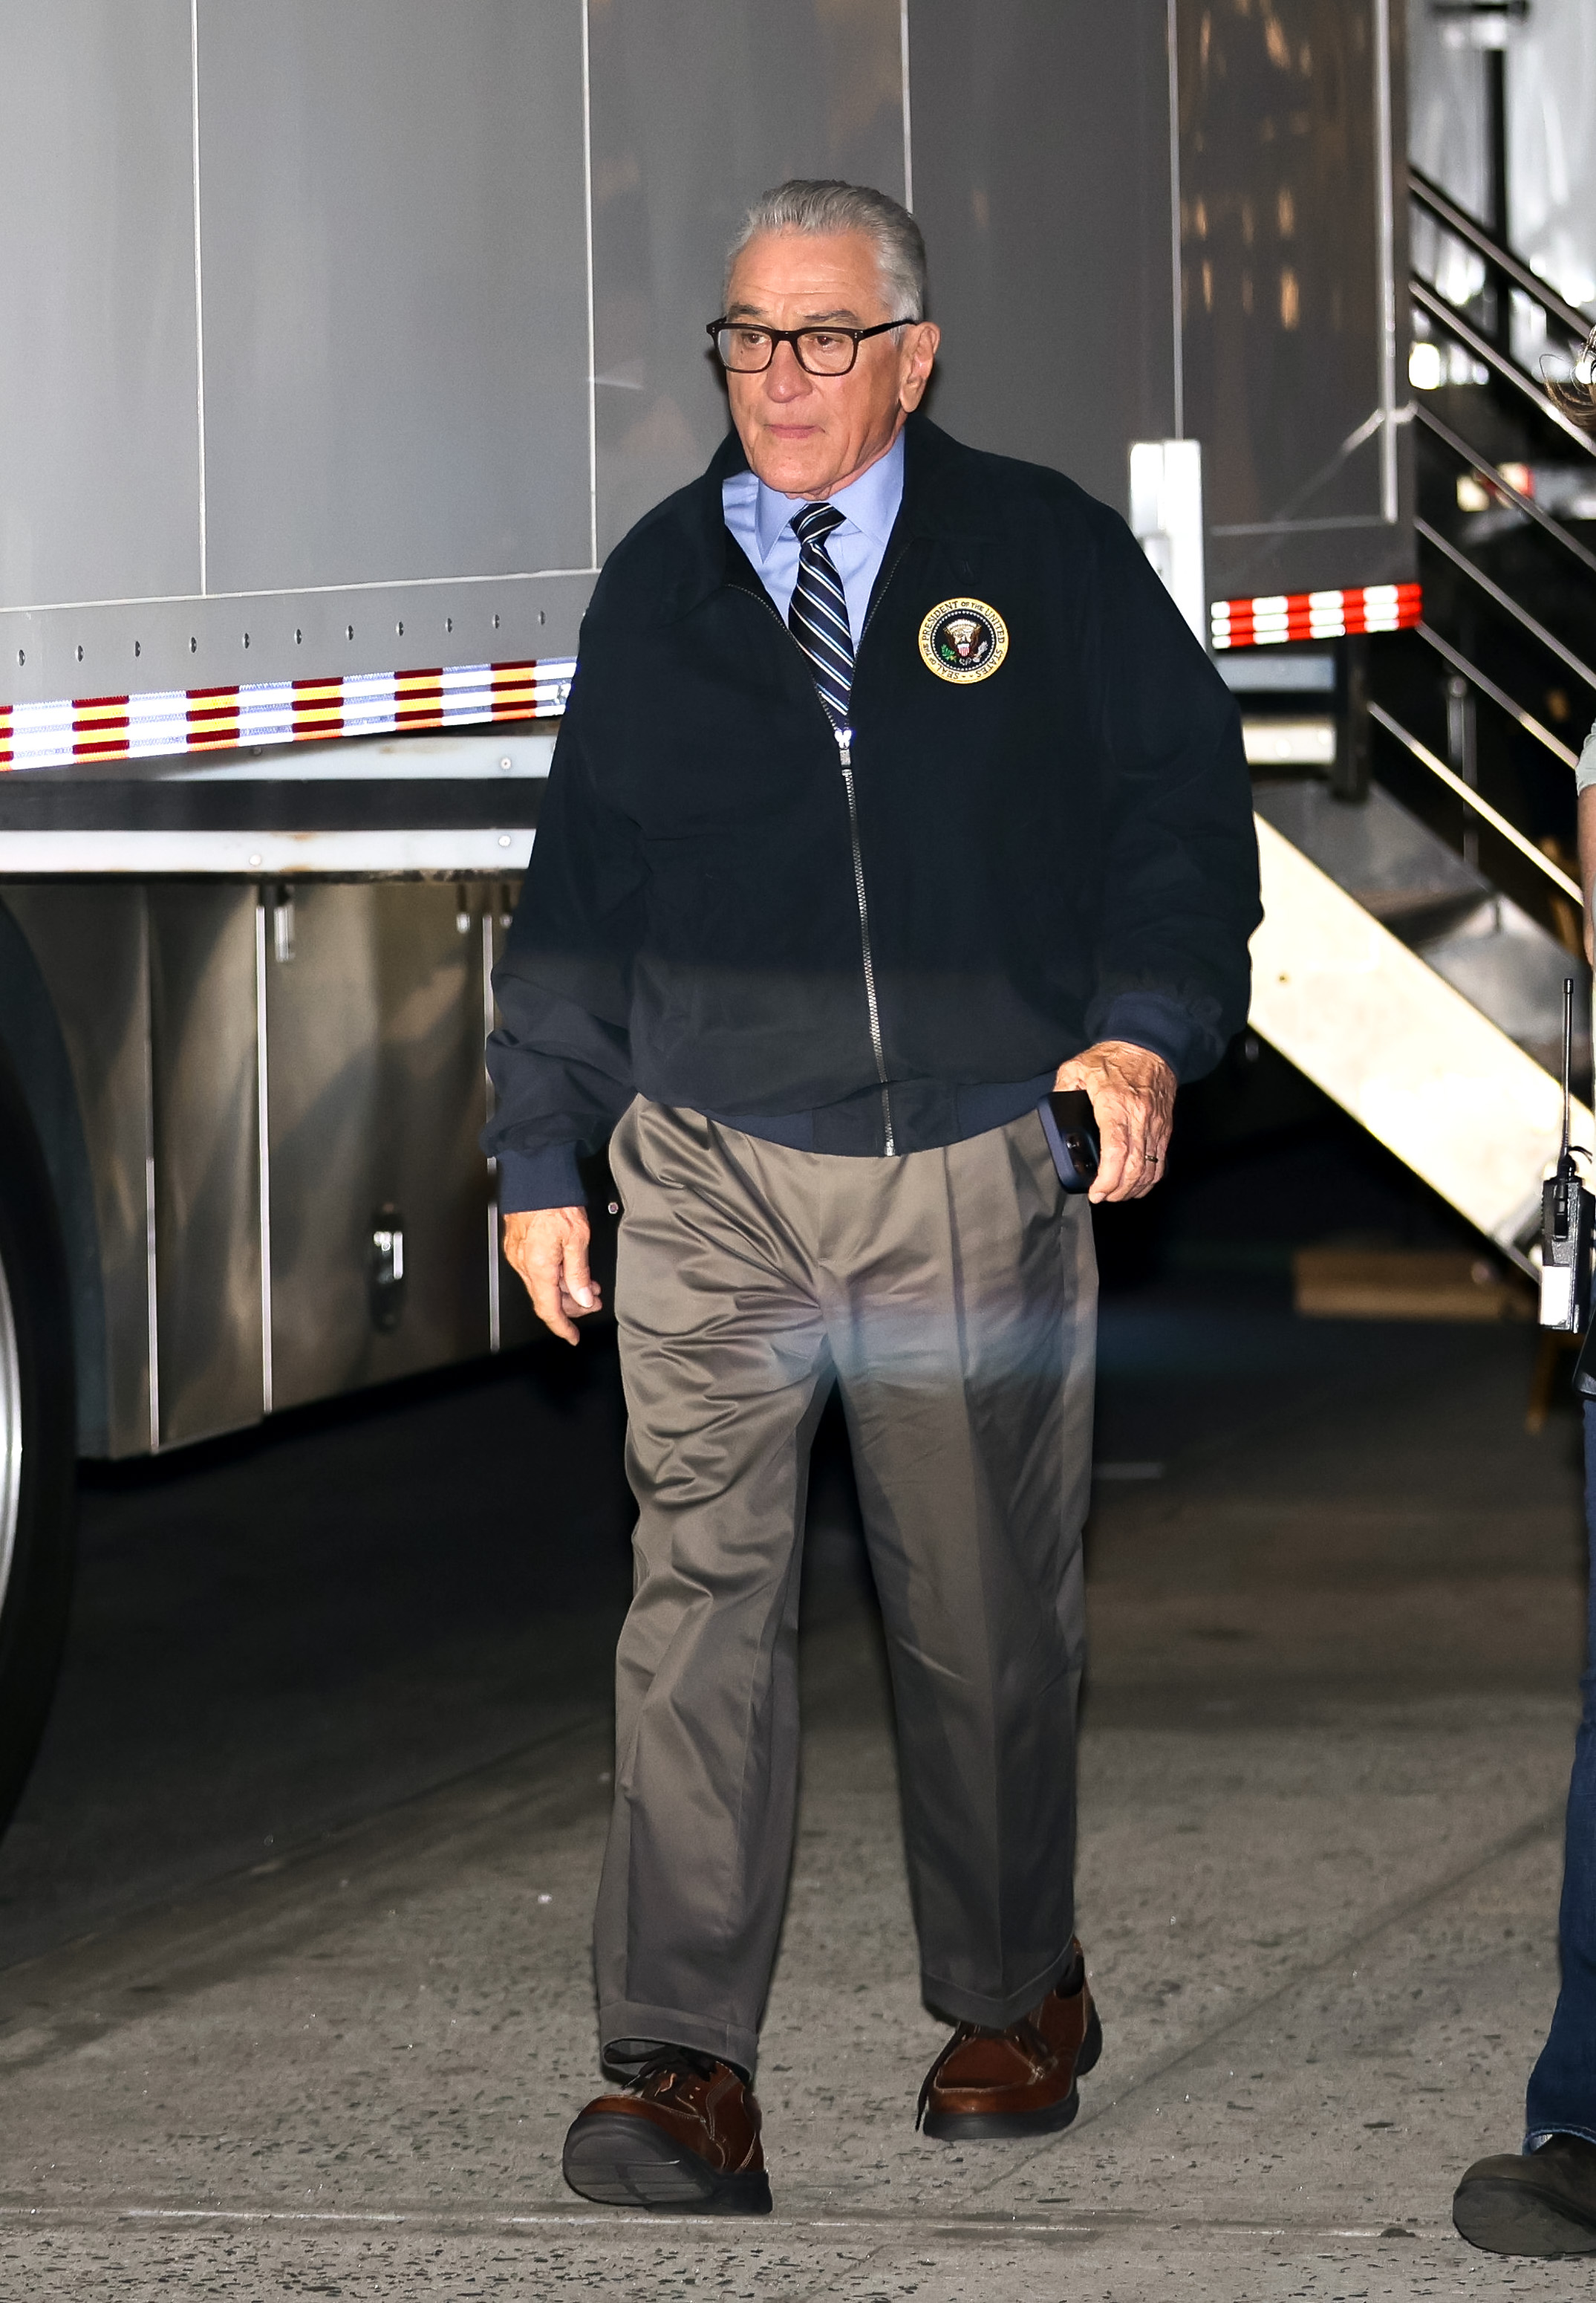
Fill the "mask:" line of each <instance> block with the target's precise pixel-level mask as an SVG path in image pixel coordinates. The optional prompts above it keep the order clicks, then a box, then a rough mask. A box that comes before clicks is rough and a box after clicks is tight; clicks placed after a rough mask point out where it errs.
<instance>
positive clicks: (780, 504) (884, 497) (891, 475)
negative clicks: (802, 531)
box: [754, 431, 903, 561]
mask: <svg viewBox="0 0 1596 2303" xmlns="http://www.w3.org/2000/svg"><path fill="white" fill-rule="evenodd" d="M758 485H759V494H758V496H757V497H756V498H755V502H754V528H755V532H756V534H757V536H758V537H759V545H760V560H761V561H768V560H769V557H770V554H771V553H772V552H773V551H774V550H775V548H776V545H777V542H778V541H779V539H780V536H781V533H782V530H783V529H784V528H785V527H786V526H787V523H788V522H789V521H790V520H791V519H792V517H793V514H794V512H795V511H796V510H798V509H799V506H800V504H801V502H802V499H801V498H800V497H797V496H783V495H777V493H776V490H775V489H774V488H768V487H767V486H766V485H765V483H764V482H763V480H760V482H759V484H758ZM827 502H829V503H833V504H835V505H836V509H837V510H838V511H840V512H841V513H842V514H843V516H844V519H848V520H851V521H852V522H853V526H854V527H856V528H859V529H860V530H861V532H862V533H863V534H864V535H866V536H869V537H870V539H871V540H872V542H874V543H876V544H880V546H881V547H882V549H883V551H885V550H886V539H887V537H888V536H890V535H891V534H892V524H893V522H894V520H895V519H896V518H897V516H898V506H899V504H900V503H902V502H903V433H902V432H901V431H900V432H899V434H898V436H897V438H896V439H895V441H894V442H893V443H892V445H891V447H890V448H889V449H888V450H887V451H886V455H885V456H881V457H879V458H878V460H876V462H875V463H873V464H872V465H871V466H870V468H869V471H868V472H861V474H860V476H859V477H858V478H857V479H856V480H851V481H850V482H849V484H848V485H847V486H846V487H845V488H838V489H837V491H836V494H835V495H832V496H829V497H827Z"/></svg>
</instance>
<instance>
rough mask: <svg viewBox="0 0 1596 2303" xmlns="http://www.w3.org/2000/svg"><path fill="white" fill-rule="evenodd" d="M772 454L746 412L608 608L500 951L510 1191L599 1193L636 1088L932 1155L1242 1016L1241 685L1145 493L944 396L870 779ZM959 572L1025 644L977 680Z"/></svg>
mask: <svg viewBox="0 0 1596 2303" xmlns="http://www.w3.org/2000/svg"><path fill="white" fill-rule="evenodd" d="M742 465H743V454H742V450H741V447H740V445H739V443H737V441H736V440H735V438H730V439H728V440H727V443H726V444H725V446H724V447H723V448H722V449H721V451H720V452H719V453H718V455H717V456H716V458H715V460H714V461H713V462H712V463H711V465H710V468H709V470H708V471H707V472H706V473H705V474H704V475H703V477H701V478H700V479H698V480H695V481H694V482H693V485H691V486H690V487H686V488H684V489H682V490H681V491H680V492H679V493H677V494H676V495H673V496H670V497H668V498H667V500H666V502H664V503H662V504H660V505H659V506H658V507H657V508H656V510H653V511H651V513H650V514H649V515H648V516H647V518H646V519H643V520H642V521H640V522H639V524H638V525H637V527H634V529H633V530H632V532H631V534H630V535H629V536H626V539H625V540H624V542H622V543H621V544H618V545H617V547H616V549H615V551H614V552H613V553H611V554H610V557H609V561H608V562H607V564H606V566H605V568H604V571H603V573H602V575H601V577H600V578H599V582H598V585H597V587H596V589H595V590H594V593H593V596H592V603H591V604H590V606H589V608H588V612H587V614H586V617H585V619H584V623H583V627H582V637H581V644H580V652H579V656H578V663H577V670H576V675H575V681H574V684H573V686H572V688H571V696H570V702H569V705H568V707H567V713H566V719H565V724H564V726H563V728H562V729H561V730H560V735H559V743H558V745H557V747H556V748H555V755H554V763H553V768H552V771H551V772H550V779H549V786H548V791H547V795H546V797H545V799H544V802H543V806H542V811H541V814H540V819H539V823H538V831H537V839H536V844H535V847H534V849H533V856H532V862H531V866H530V868H529V870H528V873H527V875H526V879H525V883H524V886H523V889H522V894H521V901H520V906H519V908H518V909H517V915H516V919H515V924H514V925H513V927H512V929H511V931H510V934H509V937H508V942H507V945H506V949H505V952H504V956H503V958H502V959H501V960H500V965H499V966H498V968H497V970H496V971H495V974H494V987H495V990H496V991H497V994H498V999H499V1006H500V1014H501V1016H502V1017H503V1023H502V1026H501V1028H500V1030H498V1031H497V1032H495V1033H493V1035H492V1038H491V1041H490V1042H489V1067H490V1070H491V1075H492V1078H493V1082H494V1085H495V1088H496V1090H497V1108H496V1110H495V1114H494V1118H493V1119H492V1121H491V1125H490V1126H489V1127H488V1128H487V1130H486V1132H485V1134H484V1135H483V1144H484V1147H485V1148H486V1149H487V1150H488V1151H491V1152H492V1153H494V1154H496V1155H497V1157H498V1159H499V1160H500V1204H501V1205H502V1206H504V1207H505V1208H506V1209H512V1208H517V1207H519V1208H527V1207H547V1206H559V1205H564V1204H567V1203H568V1202H574V1201H575V1200H576V1199H577V1198H578V1197H579V1196H580V1194H579V1187H578V1185H577V1182H576V1175H575V1151H576V1150H577V1149H579V1148H580V1149H584V1150H591V1149H593V1148H595V1147H596V1146H597V1145H599V1144H600V1143H601V1142H602V1141H603V1139H604V1138H605V1137H606V1136H607V1135H608V1134H609V1129H610V1127H611V1126H613V1125H614V1123H615V1121H616V1120H617V1118H619V1116H620V1114H621V1113H622V1112H623V1111H624V1110H625V1109H626V1105H627V1104H628V1103H629V1102H630V1101H631V1100H632V1098H633V1096H634V1094H638V1093H641V1094H643V1095H645V1096H648V1097H650V1098H651V1100H652V1101H656V1102H659V1103H664V1104H682V1105H687V1106H690V1107H692V1108H693V1109H697V1110H700V1111H705V1112H709V1113H711V1114H713V1115H717V1116H733V1117H734V1118H735V1124H737V1125H743V1124H747V1125H750V1126H753V1127H755V1128H756V1129H757V1130H758V1131H759V1132H760V1133H762V1134H769V1135H773V1136H775V1137H776V1138H777V1140H779V1141H782V1142H791V1143H802V1144H806V1145H808V1146H810V1147H811V1148H812V1149H814V1150H815V1151H822V1152H836V1153H843V1154H854V1155H870V1154H877V1155H879V1154H880V1153H882V1152H883V1151H886V1148H887V1143H888V1141H889V1138H888V1128H889V1127H890V1130H891V1135H890V1141H891V1144H892V1148H893V1149H894V1150H895V1151H898V1152H905V1151H920V1150H923V1149H926V1148H928V1147H929V1146H932V1145H935V1144H939V1143H953V1142H956V1141H958V1140H959V1139H960V1138H961V1137H962V1136H964V1135H970V1134H973V1133H975V1132H977V1129H978V1128H979V1126H991V1125H995V1124H997V1118H999V1117H1000V1118H1012V1117H1014V1116H1017V1114H1018V1113H1019V1112H1020V1111H1021V1110H1023V1109H1025V1108H1026V1105H1027V1103H1028V1102H1030V1101H1035V1099H1036V1096H1037V1094H1038V1093H1040V1092H1042V1089H1043V1088H1045V1087H1046V1085H1047V1084H1050V1079H1049V1075H1050V1074H1051V1073H1052V1071H1053V1069H1054V1067H1055V1066H1056V1065H1058V1064H1060V1063H1062V1062H1063V1061H1064V1060H1065V1059H1067V1058H1068V1057H1071V1056H1072V1055H1075V1054H1078V1053H1079V1050H1081V1049H1082V1048H1084V1047H1087V1046H1088V1045H1090V1044H1091V1043H1092V1042H1095V1041H1098V1040H1103V1039H1120V1040H1129V1041H1133V1042H1137V1043H1138V1044H1139V1045H1141V1046H1143V1047H1146V1048H1150V1049H1153V1050H1155V1051H1156V1052H1157V1053H1158V1054H1160V1055H1162V1056H1164V1057H1166V1058H1167V1059H1168V1060H1169V1061H1170V1063H1171V1064H1172V1066H1173V1067H1174V1068H1175V1070H1176V1072H1177V1074H1178V1075H1179V1076H1180V1077H1181V1078H1183V1079H1190V1078H1193V1077H1197V1076H1200V1075H1201V1074H1202V1073H1203V1072H1205V1071H1206V1070H1208V1069H1210V1068H1211V1067H1213V1065H1214V1063H1216V1062H1217V1060H1218V1059H1219V1057H1220V1054H1221V1052H1222V1050H1223V1048H1224V1045H1225V1042H1226V1041H1227V1039H1228V1038H1229V1037H1230V1035H1231V1033H1233V1032H1235V1031H1237V1030H1239V1027H1240V1025H1242V1023H1243V1022H1244V1021H1245V1020H1246V1016H1247V994H1248V966H1247V938H1248V936H1249V935H1250V933H1251V932H1252V930H1253V928H1254V927H1255V926H1256V923H1257V920H1258V918H1259V909H1258V880H1257V850H1256V840H1255V838H1254V832H1253V822H1252V809H1251V801H1250V797H1249V788H1248V782H1247V768H1246V763H1245V760H1244V758H1243V754H1242V748H1241V732H1240V725H1239V719H1238V715H1237V711H1236V706H1235V704H1234V702H1233V700H1232V698H1231V695H1230V692H1229V690H1228V689H1227V688H1226V687H1225V686H1224V683H1223V682H1222V680H1221V679H1220V678H1219V676H1218V674H1217V673H1216V672H1215V671H1214V667H1213V666H1212V664H1211V663H1210V662H1208V660H1207V658H1206V656H1205V654H1204V653H1203V650H1202V648H1201V647H1200V646H1199V645H1198V644H1197V641H1196V640H1195V639H1194V638H1193V637H1192V635H1191V633H1190V632H1189V629H1188V628H1187V627H1186V625H1185V623H1184V622H1183V621H1182V620H1181V618H1180V613H1179V612H1178V611H1177V610H1176V608H1175V606H1174V604H1173V603H1172V601H1171V599H1170V597H1169V595H1168V594H1167V592H1165V590H1164V588H1163V586H1162V584H1160V582H1159V581H1158V578H1156V576H1155V574H1154V573H1153V570H1152V569H1151V568H1150V567H1149V566H1148V564H1147V559H1146V558H1145V556H1144V554H1143V553H1142V552H1141V550H1140V548H1139V546H1138V544H1137V543H1136V541H1135V539H1134V538H1133V537H1132V536H1131V535H1130V530H1129V529H1128V528H1127V527H1126V526H1125V524H1124V522H1123V520H1121V519H1120V518H1119V517H1118V515H1117V514H1116V513H1114V512H1112V511H1110V510H1108V509H1107V508H1106V507H1105V505H1103V504H1101V503H1098V502H1096V501H1095V500H1094V499H1093V498H1092V497H1090V496H1088V495H1087V494H1085V493H1083V491H1082V490H1081V489H1079V488H1078V487H1077V486H1075V485H1074V484H1073V483H1072V482H1071V481H1070V480H1067V479H1065V478H1064V477H1063V476H1062V475H1061V474H1059V473H1057V472H1053V471H1049V470H1046V468H1043V467H1041V466H1038V465H1032V464H1021V463H1016V462H1013V461H1012V460H1009V459H1007V458H1005V457H1001V456H991V455H986V454H983V453H981V452H979V451H977V450H975V449H972V448H966V447H964V446H962V445H961V444H960V443H958V442H956V441H954V440H952V439H950V438H949V437H948V435H947V434H945V433H944V432H941V431H939V430H938V429H937V426H935V425H933V424H931V423H929V422H928V421H927V420H926V418H923V417H919V416H914V417H911V418H910V419H909V423H908V426H907V439H906V458H905V470H904V486H903V505H902V508H901V510H900V511H899V515H898V519H897V522H896V525H895V527H894V530H893V534H892V537H891V540H890V542H889V544H888V545H887V549H886V557H885V558H884V560H883V561H882V565H881V572H880V574H879V576H878V578H877V582H876V586H875V590H874V593H873V595H872V596H871V601H870V606H869V612H868V614H867V617H866V620H865V625H864V628H863V630H862V632H861V635H860V636H859V640H858V645H857V647H856V651H855V669H854V677H853V691H852V697H851V719H852V723H853V738H852V744H851V747H850V748H851V762H850V765H851V772H852V792H851V793H850V790H849V789H848V780H847V779H845V778H844V772H843V766H842V763H841V760H840V757H839V752H838V747H837V743H836V738H835V737H834V734H833V731H832V729H831V726H830V724H829V722H828V721H827V717H826V713H825V712H824V710H823V709H822V707H821V704H820V701H819V696H817V694H816V691H815V686H814V681H813V679H812V678H811V672H810V668H809V663H808V661H807V659H806V658H805V657H804V655H803V654H802V651H801V650H800V648H799V647H798V645H797V644H796V642H795V641H794V639H793V637H792V636H791V634H790V633H789V632H788V631H787V629H786V628H785V625H784V624H783V622H782V620H781V619H780V617H779V616H778V615H777V612H776V610H775V608H774V606H773V605H772V603H771V602H770V599H769V595H768V594H767V593H766V592H765V590H764V588H763V586H761V585H760V582H759V579H758V578H757V577H756V576H755V574H754V572H753V569H752V567H751V565H750V563H749V561H748V560H747V559H746V558H745V556H744V555H743V552H742V551H741V550H740V549H739V547H738V546H737V544H735V542H734V540H733V538H732V537H731V536H730V535H729V534H728V532H727V527H726V525H725V521H724V519H723V516H722V509H721V501H720V491H721V482H722V480H723V479H724V478H725V477H726V476H727V474H728V473H729V472H733V471H735V470H738V469H740V468H742ZM963 599H970V600H975V601H979V602H980V603H984V604H985V605H986V606H987V608H989V609H993V610H995V612H996V614H997V616H998V617H999V618H1001V619H1002V621H1003V623H1004V626H1005V627H1006V628H1007V632H1008V648H1007V652H1006V654H1004V659H1003V661H1002V662H1001V663H1000V664H999V665H998V668H997V669H996V670H995V671H993V672H992V674H991V676H990V677H989V678H987V679H980V680H977V681H973V682H970V683H969V684H957V683H954V682H953V681H950V680H948V679H945V678H942V677H939V676H938V675H937V672H936V671H933V670H932V669H931V668H930V667H929V666H928V663H927V662H926V661H925V657H924V655H923V654H922V652H921V645H920V632H921V627H922V624H923V623H924V621H925V620H926V618H927V617H928V614H929V613H930V612H931V611H933V610H934V609H937V608H938V607H941V606H943V605H945V603H952V602H956V601H959V600H963ZM851 798H852V800H853V808H852V810H851V808H850V799H851ZM867 972H868V975H869V978H871V979H873V987H874V993H875V1004H876V1014H877V1017H878V1027H879V1038H880V1043H881V1045H880V1056H879V1059H878V1054H877V1050H876V1045H875V1038H874V1035H873V1033H872V1030H871V1008H870V1000H869V984H868V983H867ZM883 1073H885V1092H884V1091H883V1081H882V1077H881V1075H882V1074H883ZM1005 1094H1006V1095H1007V1097H1008V1107H1007V1108H1002V1109H1000V1106H1002V1105H1003V1102H1004V1095H1005ZM995 1099H996V1100H995ZM994 1115H996V1117H995V1116H994Z"/></svg>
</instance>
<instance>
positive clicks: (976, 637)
mask: <svg viewBox="0 0 1596 2303" xmlns="http://www.w3.org/2000/svg"><path fill="white" fill-rule="evenodd" d="M1008 652H1009V628H1008V626H1007V625H1006V624H1005V623H1004V620H1003V618H1002V617H1001V616H1000V615H999V614H998V612H997V611H996V609H995V608H989V607H988V606H987V603H986V602H985V600H944V601H943V602H942V603H941V604H940V606H938V607H935V608H933V609H932V611H931V612H930V614H929V615H928V617H927V618H926V620H925V622H924V623H923V624H922V625H921V626H920V655H921V657H922V658H923V660H924V662H925V664H926V667H927V669H928V671H934V672H935V673H936V674H937V679H952V680H955V681H957V683H958V684H959V686H960V687H962V688H966V687H969V686H970V684H971V682H973V681H975V680H978V679H991V677H992V675H993V673H994V672H995V671H996V670H997V667H998V665H999V664H1000V663H1001V662H1003V660H1004V656H1005V655H1007V654H1008Z"/></svg>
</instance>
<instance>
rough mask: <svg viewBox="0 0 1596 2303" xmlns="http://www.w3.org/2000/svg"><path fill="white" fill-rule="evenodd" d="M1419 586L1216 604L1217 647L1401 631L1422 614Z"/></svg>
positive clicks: (1213, 615) (1376, 587) (1289, 594)
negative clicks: (1344, 634)
mask: <svg viewBox="0 0 1596 2303" xmlns="http://www.w3.org/2000/svg"><path fill="white" fill-rule="evenodd" d="M1208 614H1209V618H1210V620H1211V624H1212V628H1213V633H1214V646H1215V647H1216V648H1238V647H1272V646H1275V645H1278V644H1279V643H1280V642H1281V640H1336V639H1340V637H1341V636H1342V634H1343V633H1345V632H1399V631H1401V630H1403V629H1404V628H1406V627H1407V625H1409V624H1416V623H1417V622H1418V620H1419V619H1420V617H1421V616H1422V615H1423V614H1424V594H1423V591H1422V589H1421V587H1420V586H1418V585H1417V584H1365V585H1362V586H1356V587H1355V588H1354V589H1352V590H1351V591H1348V592H1277V593H1275V594H1273V595H1271V596H1268V597H1265V598H1264V599H1259V600H1215V602H1214V605H1213V606H1212V608H1210V610H1209V611H1208Z"/></svg>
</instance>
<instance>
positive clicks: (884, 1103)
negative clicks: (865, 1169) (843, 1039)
mask: <svg viewBox="0 0 1596 2303" xmlns="http://www.w3.org/2000/svg"><path fill="white" fill-rule="evenodd" d="M833 732H834V733H835V735H836V752H837V757H838V759H839V760H840V761H841V762H842V769H843V789H844V791H845V792H846V793H847V795H848V837H849V839H851V840H852V841H853V892H854V894H855V895H856V896H857V897H858V898H859V949H860V952H861V956H862V957H863V960H864V999H865V1006H866V1007H867V1008H868V1009H869V1017H870V1046H871V1047H872V1048H873V1049H874V1050H875V1054H876V1077H877V1078H878V1080H879V1081H880V1083H881V1119H882V1124H883V1126H884V1128H885V1130H886V1157H887V1158H888V1159H889V1160H892V1159H895V1158H896V1156H897V1146H896V1145H895V1143H894V1142H893V1134H892V1096H891V1093H890V1092H889V1091H888V1088H887V1084H886V1052H885V1050H883V1048H882V1045H881V1011H880V1009H879V1008H878V1007H877V1005H876V963H875V959H874V957H872V954H871V951H870V906H869V898H868V897H867V895H866V894H865V891H864V856H863V855H862V854H861V850H860V846H859V807H858V803H857V802H856V801H855V799H854V797H853V729H852V728H838V729H836V730H834V731H833Z"/></svg>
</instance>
